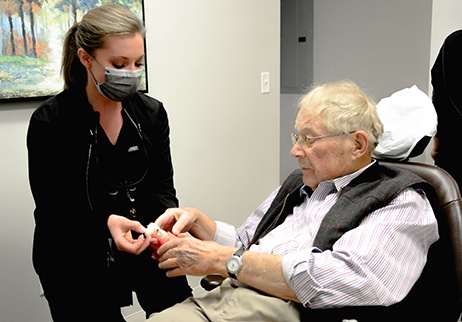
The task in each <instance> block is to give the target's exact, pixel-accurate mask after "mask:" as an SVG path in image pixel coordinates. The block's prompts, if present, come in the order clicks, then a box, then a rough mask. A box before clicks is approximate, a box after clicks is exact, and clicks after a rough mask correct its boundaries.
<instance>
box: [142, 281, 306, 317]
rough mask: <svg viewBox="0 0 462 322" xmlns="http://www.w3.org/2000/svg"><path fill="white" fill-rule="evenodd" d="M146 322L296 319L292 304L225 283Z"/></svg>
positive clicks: (296, 312) (228, 282) (296, 314)
mask: <svg viewBox="0 0 462 322" xmlns="http://www.w3.org/2000/svg"><path fill="white" fill-rule="evenodd" d="M147 321H149V322H155V321H157V322H161V321H162V322H178V321H187V322H210V321H211V322H228V321H239V322H243V321H244V322H245V321H261V322H263V321H274V322H280V321H284V322H299V321H300V317H299V312H298V309H297V307H296V306H295V304H294V303H293V302H292V301H284V300H281V299H279V298H276V297H272V296H267V295H262V294H260V293H258V292H256V291H254V290H251V289H248V288H244V287H238V288H234V287H232V286H231V282H230V281H229V279H227V280H225V281H224V282H223V285H222V286H221V287H218V288H216V289H214V290H212V291H210V292H207V293H205V294H202V295H201V296H198V297H190V298H188V299H186V300H185V301H184V302H182V303H178V304H176V305H174V306H172V307H170V308H168V309H166V310H164V311H162V312H160V313H154V314H152V315H151V316H150V318H149V319H148V320H147Z"/></svg>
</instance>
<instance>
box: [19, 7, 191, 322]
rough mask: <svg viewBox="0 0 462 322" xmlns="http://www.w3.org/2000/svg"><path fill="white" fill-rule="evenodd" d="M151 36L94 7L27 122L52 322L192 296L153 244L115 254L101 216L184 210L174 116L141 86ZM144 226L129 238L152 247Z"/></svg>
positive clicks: (113, 317)
mask: <svg viewBox="0 0 462 322" xmlns="http://www.w3.org/2000/svg"><path fill="white" fill-rule="evenodd" d="M144 33H145V30H144V26H143V24H142V23H141V21H140V20H139V19H138V17H137V16H136V15H134V14H133V13H132V12H131V11H130V10H128V9H127V8H125V7H123V6H119V5H105V6H101V7H97V8H95V9H92V10H90V11H89V12H88V13H87V14H86V15H85V16H84V17H83V18H82V20H81V22H79V23H76V24H75V25H74V26H72V27H71V28H70V30H69V31H68V33H67V35H66V38H65V41H64V49H63V60H62V66H61V72H62V76H63V78H64V90H63V91H62V92H61V93H59V94H57V95H56V96H54V97H51V98H50V99H48V100H46V101H45V102H43V103H42V104H41V105H40V106H39V107H38V108H37V109H36V110H35V111H34V112H33V114H32V116H31V119H30V123H29V128H28V133H27V149H28V162H29V163H28V165H29V181H30V188H31V191H32V194H33V198H34V201H35V210H34V218H35V232H34V242H33V265H34V269H35V271H36V273H37V274H38V277H39V279H40V282H41V284H42V286H43V289H44V294H45V297H46V299H47V301H48V304H49V308H50V313H51V315H52V318H53V321H55V322H57V321H66V322H69V321H87V320H92V321H111V322H118V321H125V319H124V318H123V315H122V314H121V310H120V308H121V307H124V306H127V305H131V304H132V298H133V297H132V292H135V293H136V296H137V299H138V302H139V303H140V305H141V307H142V308H143V309H144V311H145V312H146V316H147V317H148V316H149V315H151V314H152V313H154V312H157V311H161V310H163V309H165V308H167V307H170V306H171V305H173V304H175V303H177V302H181V301H182V300H184V299H185V298H187V297H188V296H190V295H191V289H190V287H189V285H188V283H187V280H186V278H185V277H184V276H183V277H178V278H173V279H172V278H167V277H166V276H165V272H164V271H161V270H160V269H159V268H158V266H157V264H158V263H157V262H156V261H155V260H153V259H152V258H151V251H149V250H145V251H143V252H141V251H140V252H139V253H138V254H128V253H125V252H120V251H118V250H117V248H116V247H115V245H114V244H113V241H112V236H111V234H110V232H109V230H108V228H107V224H106V223H107V219H108V217H109V216H110V215H111V214H116V215H120V216H124V217H126V218H130V219H132V220H137V221H139V222H140V223H141V224H142V225H144V226H146V225H147V224H149V223H150V222H154V221H155V220H156V218H157V217H158V216H159V215H160V214H162V213H163V212H164V211H165V210H166V209H167V208H172V207H177V206H178V199H177V197H176V191H175V188H174V183H173V166H172V160H171V154H170V141H169V131H170V130H169V121H168V116H167V112H166V110H165V108H164V106H163V104H162V103H161V102H160V101H158V100H156V99H154V98H152V97H149V96H147V95H145V94H143V93H142V92H139V91H138V86H139V84H140V81H141V77H142V74H143V62H144V54H145V53H144ZM82 229H84V230H85V231H84V232H82ZM142 233H143V228H142V226H141V225H140V228H139V229H138V231H137V232H136V233H135V234H134V235H133V236H129V238H130V239H132V240H133V242H134V243H139V244H146V243H148V242H149V238H146V239H143V237H142ZM81 236H85V237H84V238H82V237H81ZM143 249H144V248H143ZM148 249H150V248H149V247H148ZM168 289H170V290H175V292H174V293H172V292H171V291H169V292H165V290H168Z"/></svg>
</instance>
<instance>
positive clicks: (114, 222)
mask: <svg viewBox="0 0 462 322" xmlns="http://www.w3.org/2000/svg"><path fill="white" fill-rule="evenodd" d="M107 226H108V228H109V231H110V232H111V235H112V238H113V239H114V243H115V244H116V247H117V249H118V250H121V251H125V252H127V253H131V254H135V255H138V254H140V253H141V252H143V251H144V250H145V249H146V248H147V247H148V246H149V243H150V242H151V236H148V237H145V236H144V232H145V231H146V229H145V228H144V227H143V225H141V223H139V222H138V221H134V220H129V219H127V218H125V217H123V216H118V215H110V216H109V218H108V220H107ZM132 230H133V231H136V232H137V233H139V234H140V236H139V237H138V238H137V239H133V236H132Z"/></svg>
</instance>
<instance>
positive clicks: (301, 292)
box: [282, 247, 321, 307]
mask: <svg viewBox="0 0 462 322" xmlns="http://www.w3.org/2000/svg"><path fill="white" fill-rule="evenodd" d="M312 253H321V250H320V249H318V248H316V247H312V248H311V249H309V250H306V251H303V252H292V253H288V254H285V255H284V256H283V257H282V272H283V274H284V278H285V279H286V282H287V284H289V286H290V288H291V289H292V290H293V291H294V292H295V294H296V295H297V298H298V300H299V301H300V302H301V303H302V304H303V306H306V307H309V306H310V305H309V302H310V300H311V299H312V298H313V297H314V296H315V295H316V294H317V293H318V292H319V290H320V289H321V285H319V284H318V283H316V281H315V280H314V278H313V276H312V275H311V274H310V262H311V261H312V260H313V258H312V257H313V255H312Z"/></svg>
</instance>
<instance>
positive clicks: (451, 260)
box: [201, 138, 462, 322]
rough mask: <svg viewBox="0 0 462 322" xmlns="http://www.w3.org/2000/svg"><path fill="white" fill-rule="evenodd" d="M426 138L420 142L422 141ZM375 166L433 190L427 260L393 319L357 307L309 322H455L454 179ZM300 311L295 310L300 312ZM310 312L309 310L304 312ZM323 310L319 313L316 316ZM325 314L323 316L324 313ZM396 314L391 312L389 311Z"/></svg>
mask: <svg viewBox="0 0 462 322" xmlns="http://www.w3.org/2000/svg"><path fill="white" fill-rule="evenodd" d="M425 139H427V138H424V140H425ZM428 142H429V139H428V140H427V141H426V142H423V143H421V144H420V145H418V146H416V149H415V151H414V150H413V152H412V153H411V154H410V157H414V156H417V155H420V154H421V153H422V152H423V151H424V149H425V147H426V145H427V143H428ZM378 161H379V163H380V164H382V165H385V166H388V167H390V168H396V169H406V170H409V171H412V172H414V173H415V174H417V175H419V176H420V177H421V178H423V179H424V180H426V181H428V182H429V183H430V184H431V185H432V186H433V187H434V189H435V195H434V196H428V197H429V199H430V201H431V202H432V206H433V208H434V211H435V213H436V217H437V220H438V225H439V233H440V239H439V240H438V241H437V242H436V243H434V244H433V245H432V246H431V247H430V250H429V254H428V261H427V264H426V266H425V268H424V271H423V273H422V275H421V276H420V278H419V280H418V281H417V283H416V284H415V285H414V287H413V288H412V290H411V291H410V293H409V294H408V295H407V296H406V297H405V298H404V299H403V301H401V302H400V303H397V304H394V305H396V306H399V312H400V314H399V316H396V315H393V316H390V315H389V314H388V313H387V312H389V310H387V308H386V307H379V306H371V307H361V308H360V309H361V310H362V311H361V312H362V313H361V314H360V315H359V318H358V317H357V316H353V315H351V312H353V310H350V309H354V312H357V308H348V307H346V308H339V309H329V310H312V311H320V312H319V313H320V315H319V318H318V317H316V316H312V317H311V318H310V320H309V322H317V321H320V322H321V321H322V322H326V321H338V322H341V321H343V319H356V320H357V321H359V322H365V321H374V322H377V321H419V322H422V321H435V322H456V321H459V317H460V315H461V312H462V202H461V194H460V190H459V187H458V185H457V183H456V182H455V180H454V179H453V178H452V177H451V176H450V175H449V174H448V173H447V172H446V171H445V170H443V169H441V168H438V167H436V166H433V165H429V164H424V163H417V162H409V161H408V160H406V161H393V160H378ZM225 278H226V277H224V276H221V275H209V276H205V277H203V278H202V280H201V286H202V287H203V288H204V289H205V290H208V291H210V290H212V289H214V288H215V287H217V286H219V285H220V284H221V282H222V281H223V280H224V279H225ZM304 309H305V308H302V309H301V310H304ZM306 310H310V309H306ZM321 311H325V312H321ZM326 311H329V314H325V313H327V312H326ZM394 311H395V312H396V310H394Z"/></svg>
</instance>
